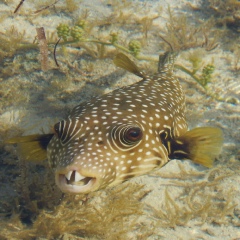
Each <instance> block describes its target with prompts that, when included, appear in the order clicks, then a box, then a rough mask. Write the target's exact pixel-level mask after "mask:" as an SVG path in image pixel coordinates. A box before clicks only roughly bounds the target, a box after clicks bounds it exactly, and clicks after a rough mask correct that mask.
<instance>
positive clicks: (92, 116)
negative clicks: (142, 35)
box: [21, 53, 222, 193]
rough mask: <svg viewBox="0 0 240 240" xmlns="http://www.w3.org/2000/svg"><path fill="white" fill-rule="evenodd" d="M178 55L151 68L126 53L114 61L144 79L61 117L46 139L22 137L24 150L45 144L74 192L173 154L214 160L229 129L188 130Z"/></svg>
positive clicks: (61, 182) (59, 178)
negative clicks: (144, 68)
mask: <svg viewBox="0 0 240 240" xmlns="http://www.w3.org/2000/svg"><path fill="white" fill-rule="evenodd" d="M174 57H175V55H174V54H173V53H166V54H165V55H163V56H162V57H161V58H160V61H159V69H158V73H157V74H155V75H153V76H148V75H145V74H144V73H142V72H141V71H140V70H139V69H138V67H137V66H136V65H135V64H134V63H133V62H132V61H131V60H130V59H129V58H127V57H126V56H125V55H123V54H119V55H118V56H117V57H116V58H115V60H114V61H115V64H116V65H117V66H119V67H122V68H124V69H126V70H128V71H129V72H132V73H134V74H136V75H138V76H140V77H141V78H142V80H140V81H139V82H137V83H135V84H133V85H130V86H127V87H123V88H120V89H117V90H115V91H113V92H111V93H108V94H105V95H103V96H101V97H97V98H94V99H92V100H91V101H89V102H85V103H82V104H80V105H78V106H76V107H75V108H74V109H73V110H72V112H71V113H70V115H69V116H68V117H67V118H66V119H65V120H62V121H60V122H58V123H56V124H55V125H54V134H52V135H51V134H50V135H49V134H48V135H46V136H47V137H48V138H47V140H46V143H45V144H43V139H44V137H41V140H39V136H38V135H36V137H35V138H36V139H35V140H33V139H32V140H31V141H30V140H29V141H28V140H26V141H24V140H22V144H21V146H22V149H23V151H22V152H24V153H25V156H27V155H28V156H30V155H31V158H32V157H34V155H36V153H31V151H32V150H29V149H31V147H28V150H26V146H30V145H29V144H30V142H31V143H33V142H35V145H38V147H36V146H35V147H34V148H35V149H39V152H40V155H42V154H43V153H44V151H45V152H46V154H47V158H48V161H49V164H50V166H51V168H52V169H53V170H54V172H55V181H56V184H57V185H58V187H59V188H60V189H61V190H62V191H63V192H72V193H88V192H91V191H95V190H98V189H100V188H104V187H106V186H113V185H115V184H118V183H120V182H122V181H124V180H126V179H129V178H131V177H134V176H138V175H142V174H145V173H147V172H149V171H151V170H153V169H154V168H156V167H162V166H163V165H165V164H166V163H167V162H168V161H169V160H170V158H171V159H173V158H179V159H187V158H190V157H191V160H193V161H194V162H197V163H200V164H203V165H205V166H210V165H211V164H212V161H213V159H214V158H215V157H216V156H217V155H218V154H219V152H220V149H221V144H222V134H221V131H220V130H219V129H217V128H197V129H195V130H191V131H188V130H187V123H186V119H185V96H184V93H183V91H182V88H181V85H180V82H179V80H178V79H177V78H176V77H175V76H174V74H173V64H174ZM23 138H24V137H23ZM25 138H26V139H27V137H25ZM33 138H34V137H33ZM199 143H200V144H199ZM43 145H44V146H47V147H45V148H44V147H42V146H43ZM201 145H202V146H201ZM24 149H25V150H24ZM209 151H210V152H209ZM40 158H41V157H40Z"/></svg>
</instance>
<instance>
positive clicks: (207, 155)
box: [173, 127, 223, 167]
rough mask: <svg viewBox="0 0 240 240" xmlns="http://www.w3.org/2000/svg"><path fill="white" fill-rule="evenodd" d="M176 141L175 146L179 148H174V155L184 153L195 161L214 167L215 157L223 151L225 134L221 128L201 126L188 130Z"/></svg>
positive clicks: (185, 156)
mask: <svg viewBox="0 0 240 240" xmlns="http://www.w3.org/2000/svg"><path fill="white" fill-rule="evenodd" d="M174 142H175V143H174V144H173V145H175V146H174V148H175V149H178V150H175V152H174V149H173V155H174V156H181V155H182V156H184V158H187V159H190V160H192V161H193V162H194V163H198V164H201V165H203V166H205V167H212V165H213V161H214V159H215V158H216V157H217V156H218V155H219V154H220V152H221V149H222V145H223V134H222V131H221V129H219V128H213V127H200V128H195V129H192V130H190V131H188V132H186V133H185V134H184V135H183V136H180V137H178V138H177V139H176V140H175V141H174ZM176 146H178V147H177V148H176ZM178 158H181V157H178Z"/></svg>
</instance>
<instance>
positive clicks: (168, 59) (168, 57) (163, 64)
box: [158, 51, 177, 74]
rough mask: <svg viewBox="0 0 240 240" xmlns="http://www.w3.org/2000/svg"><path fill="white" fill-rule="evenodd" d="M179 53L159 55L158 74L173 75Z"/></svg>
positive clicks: (171, 52)
mask: <svg viewBox="0 0 240 240" xmlns="http://www.w3.org/2000/svg"><path fill="white" fill-rule="evenodd" d="M176 57H177V53H176V52H173V51H170V52H165V53H164V54H160V55H159V61H158V72H159V73H167V74H172V72H173V68H174V61H175V58H176Z"/></svg>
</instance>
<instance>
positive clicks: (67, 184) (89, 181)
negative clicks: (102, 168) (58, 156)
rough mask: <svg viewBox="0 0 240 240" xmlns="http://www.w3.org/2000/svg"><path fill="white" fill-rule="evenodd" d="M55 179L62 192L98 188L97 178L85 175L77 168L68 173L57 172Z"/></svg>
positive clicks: (81, 191) (83, 191)
mask: <svg viewBox="0 0 240 240" xmlns="http://www.w3.org/2000/svg"><path fill="white" fill-rule="evenodd" d="M55 181H56V184H57V186H58V187H59V188H60V190H61V191H62V192H65V193H89V192H91V191H94V190H96V189H97V186H96V185H98V184H97V178H95V177H90V176H83V175H81V174H80V173H79V172H78V171H76V170H70V171H68V172H66V173H59V172H56V175H55Z"/></svg>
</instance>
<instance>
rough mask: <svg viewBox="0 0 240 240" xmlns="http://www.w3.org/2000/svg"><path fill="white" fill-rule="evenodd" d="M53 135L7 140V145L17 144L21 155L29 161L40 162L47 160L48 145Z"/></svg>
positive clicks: (37, 135)
mask: <svg viewBox="0 0 240 240" xmlns="http://www.w3.org/2000/svg"><path fill="white" fill-rule="evenodd" d="M52 137H53V134H42V135H41V134H35V135H29V136H23V137H16V138H11V139H9V140H7V141H6V142H5V143H6V144H17V146H18V151H19V155H20V156H21V158H23V159H24V160H27V161H34V162H39V161H43V160H45V159H47V145H48V143H49V142H50V140H51V139H52Z"/></svg>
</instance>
